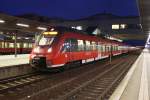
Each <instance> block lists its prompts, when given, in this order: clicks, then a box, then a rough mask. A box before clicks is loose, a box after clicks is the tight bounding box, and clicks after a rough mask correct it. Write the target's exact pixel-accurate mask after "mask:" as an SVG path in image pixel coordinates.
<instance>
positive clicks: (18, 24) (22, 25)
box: [16, 23, 29, 27]
mask: <svg viewBox="0 0 150 100" xmlns="http://www.w3.org/2000/svg"><path fill="white" fill-rule="evenodd" d="M16 25H17V26H21V27H29V25H27V24H22V23H17V24H16Z"/></svg>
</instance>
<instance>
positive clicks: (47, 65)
mask: <svg viewBox="0 0 150 100" xmlns="http://www.w3.org/2000/svg"><path fill="white" fill-rule="evenodd" d="M127 52H128V46H127V45H125V44H123V43H120V42H117V41H112V40H109V39H106V38H101V37H97V36H91V35H87V34H84V33H82V34H81V32H78V31H73V30H70V29H66V28H64V27H54V28H50V29H49V30H48V31H46V32H43V33H42V34H40V35H39V37H38V39H37V41H36V44H35V47H34V48H33V50H32V52H31V54H30V63H31V65H32V67H34V68H37V69H41V70H42V69H51V68H62V67H64V65H66V64H68V63H75V62H78V63H80V64H82V63H87V62H92V61H95V60H99V59H103V58H106V57H109V56H115V55H120V54H122V53H127Z"/></svg>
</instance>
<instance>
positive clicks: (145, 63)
mask: <svg viewBox="0 0 150 100" xmlns="http://www.w3.org/2000/svg"><path fill="white" fill-rule="evenodd" d="M149 91H150V52H149V50H147V49H144V50H143V52H142V53H141V55H140V56H139V57H138V59H137V60H136V62H135V63H134V64H133V65H132V67H131V69H130V70H129V72H128V73H127V75H126V76H125V78H124V79H123V80H122V81H121V83H120V85H119V86H118V87H117V88H116V90H115V92H114V93H113V94H112V96H111V97H110V98H109V100H150V98H149V95H150V92H149Z"/></svg>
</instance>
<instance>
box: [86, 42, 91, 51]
mask: <svg viewBox="0 0 150 100" xmlns="http://www.w3.org/2000/svg"><path fill="white" fill-rule="evenodd" d="M85 45H86V51H90V50H91V43H90V41H85Z"/></svg>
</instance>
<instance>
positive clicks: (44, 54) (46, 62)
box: [30, 31, 58, 70]
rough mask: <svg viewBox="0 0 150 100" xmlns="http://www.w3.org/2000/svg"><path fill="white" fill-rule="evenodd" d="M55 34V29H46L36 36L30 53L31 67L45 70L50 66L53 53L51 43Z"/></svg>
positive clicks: (54, 38)
mask: <svg viewBox="0 0 150 100" xmlns="http://www.w3.org/2000/svg"><path fill="white" fill-rule="evenodd" d="M57 34H58V32H56V31H46V32H43V33H42V34H40V35H39V36H38V38H37V40H36V42H35V47H34V48H33V50H32V52H31V54H30V64H31V66H32V67H33V68H36V69H39V70H45V69H47V68H48V67H50V66H51V59H52V58H53V55H54V54H53V53H54V52H53V51H54V50H53V43H54V41H55V40H56V38H57V37H56V36H57Z"/></svg>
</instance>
